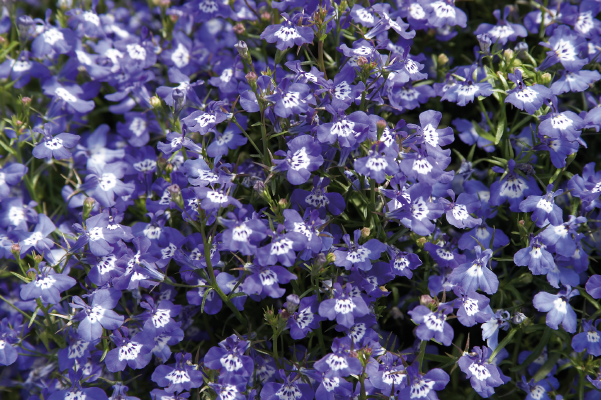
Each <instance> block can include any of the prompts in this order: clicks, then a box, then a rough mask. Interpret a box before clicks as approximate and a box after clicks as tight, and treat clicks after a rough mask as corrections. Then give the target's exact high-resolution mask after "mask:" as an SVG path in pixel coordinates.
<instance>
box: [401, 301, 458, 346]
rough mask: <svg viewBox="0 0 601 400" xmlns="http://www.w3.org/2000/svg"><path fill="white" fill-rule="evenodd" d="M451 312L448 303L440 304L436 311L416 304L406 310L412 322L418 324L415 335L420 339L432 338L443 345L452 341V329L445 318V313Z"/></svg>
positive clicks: (451, 308) (448, 344)
mask: <svg viewBox="0 0 601 400" xmlns="http://www.w3.org/2000/svg"><path fill="white" fill-rule="evenodd" d="M451 312H453V307H452V306H450V305H445V304H441V305H440V307H439V309H438V310H437V311H432V310H430V309H429V308H428V307H426V306H422V305H420V306H417V307H415V308H414V309H413V310H410V311H408V314H409V315H410V316H411V319H412V320H413V322H415V323H416V324H417V325H419V326H418V327H417V329H416V331H415V335H416V336H417V337H418V338H419V339H421V340H431V339H434V340H436V341H437V342H439V343H442V344H443V345H445V346H450V345H451V342H452V341H453V336H454V331H453V328H452V327H451V325H449V323H448V322H446V320H447V315H448V314H450V313H451Z"/></svg>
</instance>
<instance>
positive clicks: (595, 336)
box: [572, 319, 601, 357]
mask: <svg viewBox="0 0 601 400" xmlns="http://www.w3.org/2000/svg"><path fill="white" fill-rule="evenodd" d="M598 324H599V320H596V321H595V322H593V321H592V320H591V321H587V320H584V319H583V320H582V330H583V332H581V333H579V334H577V335H574V337H573V338H572V348H573V349H574V351H575V352H577V353H580V352H583V351H584V350H586V352H587V353H588V354H590V355H592V356H594V357H598V356H600V355H601V343H600V341H601V336H600V334H599V331H598V330H597V325H598Z"/></svg>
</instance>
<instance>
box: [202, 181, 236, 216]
mask: <svg viewBox="0 0 601 400" xmlns="http://www.w3.org/2000/svg"><path fill="white" fill-rule="evenodd" d="M233 186H234V185H233V184H231V183H225V184H221V185H220V187H217V186H216V185H211V186H208V187H195V188H193V191H194V193H195V194H196V197H197V198H198V199H201V200H202V201H201V203H200V208H201V209H203V210H205V211H210V210H216V209H219V208H226V207H227V206H229V205H233V206H235V207H238V208H240V207H242V203H240V201H238V200H237V199H235V198H233V197H232V196H230V195H229V193H230V192H231V191H233V189H234V187H233Z"/></svg>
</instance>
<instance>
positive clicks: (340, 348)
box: [314, 337, 363, 377]
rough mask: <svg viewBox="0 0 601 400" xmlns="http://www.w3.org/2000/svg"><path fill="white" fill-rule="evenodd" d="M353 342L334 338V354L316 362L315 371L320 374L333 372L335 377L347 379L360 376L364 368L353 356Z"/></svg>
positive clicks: (347, 339)
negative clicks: (350, 376) (351, 376)
mask: <svg viewBox="0 0 601 400" xmlns="http://www.w3.org/2000/svg"><path fill="white" fill-rule="evenodd" d="M350 353H351V340H350V339H349V338H348V337H345V338H342V339H341V338H334V342H333V343H332V353H330V354H327V355H326V356H324V357H323V358H322V359H320V360H318V361H316V362H315V364H314V366H315V369H316V370H317V371H319V372H329V371H331V372H332V374H333V376H339V377H347V376H349V375H351V374H352V375H360V374H361V372H362V370H363V367H362V366H361V361H359V359H358V358H357V357H353V356H352V355H351V354H350Z"/></svg>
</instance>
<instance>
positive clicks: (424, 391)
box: [399, 1, 451, 400]
mask: <svg viewBox="0 0 601 400" xmlns="http://www.w3.org/2000/svg"><path fill="white" fill-rule="evenodd" d="M441 2H442V1H441ZM422 307H423V306H422ZM407 373H408V377H409V378H408V383H407V386H406V387H405V388H404V389H403V390H401V393H400V395H399V398H402V399H422V398H423V399H427V400H438V396H437V394H436V391H438V390H443V389H444V388H445V387H446V386H447V384H448V383H449V381H450V380H451V378H450V377H449V374H447V373H446V372H445V371H443V370H442V369H440V368H434V369H431V370H430V371H428V372H427V373H425V374H422V373H420V372H419V364H418V362H414V363H413V365H411V366H410V367H408V368H407Z"/></svg>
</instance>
